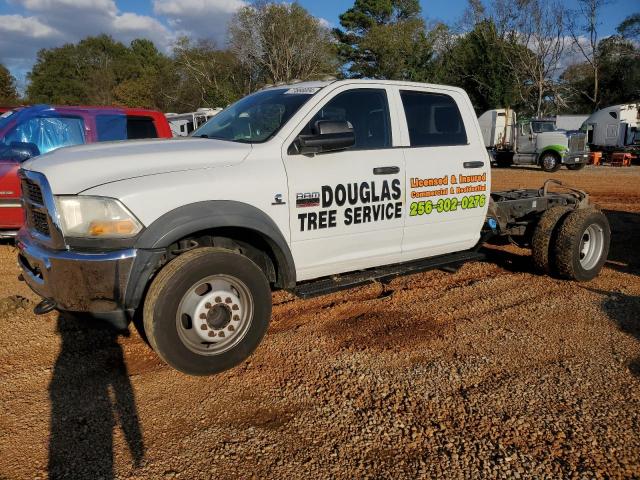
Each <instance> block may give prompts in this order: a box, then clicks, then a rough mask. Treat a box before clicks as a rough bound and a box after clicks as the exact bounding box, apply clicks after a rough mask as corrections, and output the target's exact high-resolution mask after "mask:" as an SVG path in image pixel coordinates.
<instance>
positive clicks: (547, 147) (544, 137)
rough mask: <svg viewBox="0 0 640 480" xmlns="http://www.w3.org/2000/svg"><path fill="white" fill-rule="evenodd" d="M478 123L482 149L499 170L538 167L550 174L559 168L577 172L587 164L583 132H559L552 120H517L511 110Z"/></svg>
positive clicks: (498, 111) (491, 114)
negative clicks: (482, 143) (512, 166)
mask: <svg viewBox="0 0 640 480" xmlns="http://www.w3.org/2000/svg"><path fill="white" fill-rule="evenodd" d="M478 121H479V123H480V127H481V130H482V132H483V139H484V142H485V146H486V148H487V150H488V151H489V152H490V153H491V155H492V156H493V158H494V159H495V161H496V163H497V164H498V166H500V167H508V166H510V165H539V166H540V167H541V168H542V169H543V170H545V171H547V172H554V171H556V170H558V169H559V168H560V167H561V166H562V165H565V166H566V167H567V168H569V169H570V170H579V169H581V168H583V167H584V166H585V165H586V164H587V163H588V160H589V155H588V147H587V144H586V141H587V140H586V135H585V134H584V132H577V131H571V132H568V131H565V130H559V129H557V128H556V122H555V119H553V118H532V119H526V118H520V119H519V118H517V116H516V113H515V112H514V111H513V110H511V109H496V110H489V111H487V112H485V113H483V114H482V115H481V116H480V117H479V118H478Z"/></svg>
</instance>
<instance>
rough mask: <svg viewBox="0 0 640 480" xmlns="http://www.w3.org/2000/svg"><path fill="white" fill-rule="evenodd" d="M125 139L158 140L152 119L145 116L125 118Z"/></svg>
mask: <svg viewBox="0 0 640 480" xmlns="http://www.w3.org/2000/svg"><path fill="white" fill-rule="evenodd" d="M127 138H128V139H129V140H135V139H141V138H158V131H157V130H156V126H155V124H154V122H153V118H151V117H145V116H127Z"/></svg>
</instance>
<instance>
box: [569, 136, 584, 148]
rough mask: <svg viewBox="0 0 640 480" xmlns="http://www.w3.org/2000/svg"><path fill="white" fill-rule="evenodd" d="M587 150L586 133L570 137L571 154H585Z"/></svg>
mask: <svg viewBox="0 0 640 480" xmlns="http://www.w3.org/2000/svg"><path fill="white" fill-rule="evenodd" d="M586 149H587V136H586V135H585V134H584V133H576V134H573V135H571V136H570V137H569V151H570V152H584V151H585V150H586Z"/></svg>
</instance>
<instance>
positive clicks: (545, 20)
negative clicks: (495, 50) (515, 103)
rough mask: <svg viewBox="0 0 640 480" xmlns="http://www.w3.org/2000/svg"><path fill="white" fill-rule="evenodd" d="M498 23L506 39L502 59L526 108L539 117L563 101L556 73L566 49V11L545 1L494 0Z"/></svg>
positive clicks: (559, 105)
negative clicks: (517, 86)
mask: <svg viewBox="0 0 640 480" xmlns="http://www.w3.org/2000/svg"><path fill="white" fill-rule="evenodd" d="M496 12H497V15H498V18H497V24H498V25H500V27H501V28H502V29H504V32H505V35H506V38H507V41H506V42H505V43H503V44H502V46H504V47H506V50H505V51H504V58H505V60H506V61H507V62H508V64H509V67H510V69H511V71H512V72H513V74H514V75H515V77H516V79H517V81H518V84H519V85H520V86H521V88H520V89H519V96H520V100H521V101H522V103H523V105H525V106H527V110H528V111H529V112H530V113H532V114H534V115H536V116H542V115H543V114H545V113H547V110H548V105H549V104H550V103H551V104H552V105H553V107H554V109H559V108H561V107H562V104H563V102H564V100H563V98H562V96H561V95H560V94H559V91H558V86H559V84H558V82H557V76H558V74H559V73H560V71H559V70H560V65H561V62H562V59H563V53H564V50H565V29H564V20H565V12H564V9H563V7H562V5H561V4H559V3H553V2H550V1H548V0H519V1H517V2H513V0H497V1H496Z"/></svg>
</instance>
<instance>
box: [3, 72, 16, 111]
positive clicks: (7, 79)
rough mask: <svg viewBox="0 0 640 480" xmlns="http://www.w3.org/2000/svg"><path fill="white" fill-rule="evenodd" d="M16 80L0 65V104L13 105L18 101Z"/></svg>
mask: <svg viewBox="0 0 640 480" xmlns="http://www.w3.org/2000/svg"><path fill="white" fill-rule="evenodd" d="M18 97H19V95H18V89H17V88H16V79H15V78H14V77H13V75H11V72H9V70H8V69H7V67H5V66H4V65H2V64H0V104H2V105H14V104H16V103H17V102H18V101H19V98H18Z"/></svg>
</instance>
